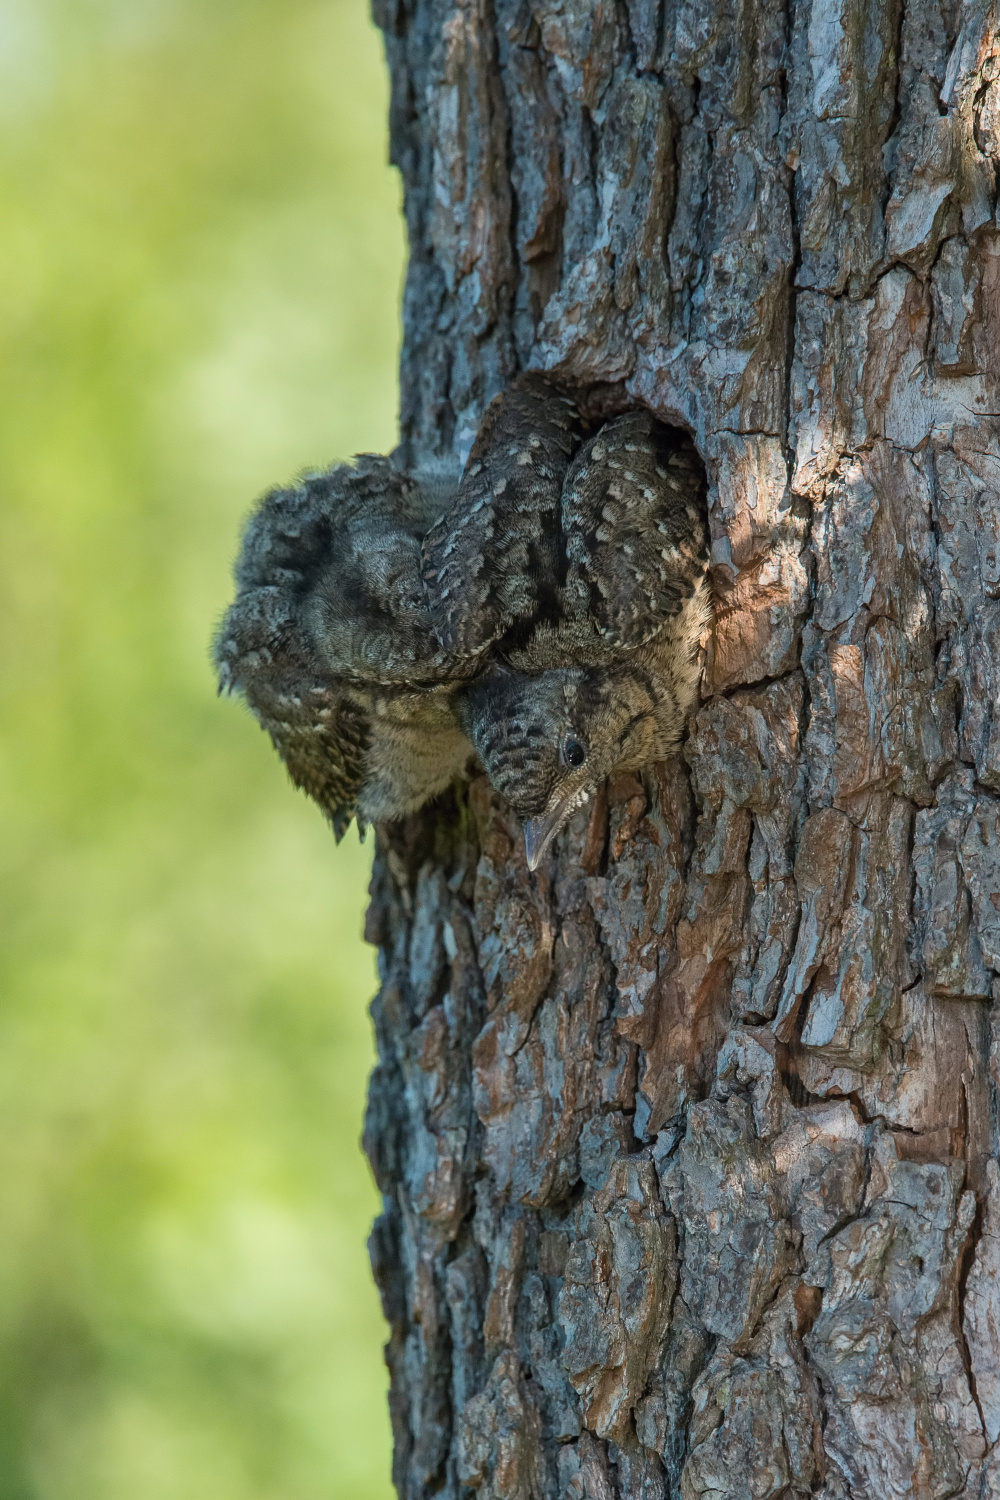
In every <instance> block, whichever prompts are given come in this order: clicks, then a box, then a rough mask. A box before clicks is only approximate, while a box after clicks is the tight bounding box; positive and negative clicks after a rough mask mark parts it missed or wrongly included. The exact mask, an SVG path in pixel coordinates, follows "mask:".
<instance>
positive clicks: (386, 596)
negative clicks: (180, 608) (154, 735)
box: [215, 454, 471, 838]
mask: <svg viewBox="0 0 1000 1500" xmlns="http://www.w3.org/2000/svg"><path fill="white" fill-rule="evenodd" d="M453 493H454V485H452V486H450V488H448V487H443V486H442V484H441V483H440V482H439V481H436V480H428V479H424V480H421V479H419V478H418V479H413V478H411V477H409V476H407V475H405V474H402V473H401V472H400V471H398V470H397V469H395V468H394V467H393V465H392V464H391V463H390V461H389V459H387V458H383V457H381V456H379V455H374V454H364V455H362V456H360V457H359V458H358V459H357V460H356V463H355V465H354V466H350V465H346V464H345V465H341V466H340V467H338V468H335V469H332V470H330V471H329V472H327V473H323V474H312V475H308V476H306V477H305V478H304V479H303V480H302V481H301V482H300V483H299V484H297V485H295V486H293V487H292V488H290V489H283V490H282V489H279V490H273V491H272V492H271V493H270V494H268V495H266V496H265V498H264V499H263V501H262V502H261V504H260V505H259V506H258V508H257V510H256V512H255V513H254V515H253V516H252V518H251V520H250V522H249V524H248V526H247V528H246V532H245V534H244V538H243V547H242V551H241V554H240V558H239V561H238V563H237V567H236V582H237V586H238V592H237V597H236V600H235V601H234V603H233V604H232V606H231V607H230V609H229V611H228V612H227V614H226V616H225V618H224V619H223V622H222V625H221V626H220V629H219V631H218V634H217V637H216V642H215V658H216V662H217V665H218V669H219V679H220V686H221V687H222V689H224V690H227V691H232V690H237V691H239V692H240V693H242V694H243V696H244V697H245V699H246V701H247V703H248V704H249V706H250V708H251V709H252V710H253V712H254V714H255V715H256V717H257V719H258V720H259V722H260V723H261V725H262V726H263V727H264V728H265V729H266V730H267V731H268V733H269V734H270V735H271V738H272V739H273V741H274V744H275V746H276V748H277V750H278V752H279V754H280V755H281V757H282V759H283V760H284V762H285V764H286V766H287V767H288V771H289V773H290V775H291V777H292V780H293V781H294V782H295V783H296V785H297V786H300V787H302V789H303V790H304V791H306V792H307V793H308V794H309V796H311V797H313V798H314V799H315V800H316V801H317V802H318V803H319V805H320V806H321V807H322V808H323V810H324V812H325V813H326V814H327V816H328V817H329V819H330V821H331V822H332V824H333V827H334V831H335V833H336V834H337V837H338V838H339V837H341V836H342V834H343V832H344V830H345V829H346V827H347V825H348V824H349V823H350V820H351V818H352V816H353V815H354V814H355V813H356V814H357V815H358V818H359V821H360V822H362V823H366V822H373V821H376V820H377V819H379V818H392V817H400V816H402V815H403V814H404V813H406V812H409V811H412V810H413V809H415V808H417V807H420V806H421V805H422V804H423V803H424V802H426V801H427V800H428V798H430V797H432V796H434V795H436V793H437V792H439V791H442V790H443V789H444V788H445V787H446V786H448V785H449V783H450V782H451V781H452V780H453V779H454V777H455V776H456V775H458V774H459V773H460V772H461V771H462V769H463V768H464V766H465V764H466V762H467V761H468V759H469V757H470V755H471V746H470V744H469V742H468V740H467V739H466V737H465V735H464V733H463V731H462V728H461V726H460V723H459V720H458V717H457V714H456V710H455V701H454V699H455V691H456V688H457V686H458V684H459V683H460V682H461V681H462V680H463V678H464V676H467V675H468V669H467V668H465V667H464V666H463V663H462V662H461V661H459V660H458V659H456V658H455V657H454V656H453V655H451V654H449V653H448V652H447V651H445V650H444V649H443V648H442V647H441V645H440V642H439V641H438V639H437V637H436V636H435V635H434V633H433V630H432V628H431V622H430V617H429V613H428V607H427V602H426V597H425V595H424V590H423V585H422V583H421V580H420V543H421V540H422V538H423V536H424V534H425V533H426V531H427V528H428V526H429V524H430V522H431V520H432V519H434V517H435V516H436V515H437V514H439V513H440V511H441V510H442V508H443V507H444V506H446V505H447V503H448V502H449V500H450V497H451V495H452V494H453Z"/></svg>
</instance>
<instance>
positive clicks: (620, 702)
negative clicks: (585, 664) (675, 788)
mask: <svg viewBox="0 0 1000 1500" xmlns="http://www.w3.org/2000/svg"><path fill="white" fill-rule="evenodd" d="M653 708H654V704H653V702H652V699H651V696H650V694H649V692H648V689H646V688H645V686H644V684H642V683H641V682H638V681H636V680H635V679H634V678H631V677H630V678H628V679H627V680H625V681H623V680H622V679H621V676H620V675H615V676H613V675H612V674H611V673H609V672H607V671H606V670H601V669H597V668H581V667H564V668H555V669H552V670H550V671H546V672H537V673H532V674H528V673H521V672H515V671H511V670H509V669H507V668H497V669H495V670H494V671H493V672H491V673H490V674H489V675H488V676H486V677H484V678H482V679H480V680H479V681H478V682H476V683H474V684H473V685H472V686H471V687H470V688H469V689H468V690H467V692H466V695H465V710H464V716H465V727H466V732H467V734H468V735H469V737H470V738H471V740H472V742H473V744H474V745H475V747H476V751H477V753H478V755H479V758H480V760H481V761H482V763H483V768H484V770H485V771H486V774H487V776H488V777H489V778H490V781H491V782H492V784H493V786H494V787H495V788H496V790H497V791H498V792H499V793H500V795H501V796H502V797H503V798H504V799H505V801H506V802H507V803H508V804H509V805H510V807H511V808H512V809H513V811H514V812H515V813H516V814H517V816H518V817H519V818H520V819H521V820H522V822H523V823H524V838H525V847H526V850H527V856H528V867H529V869H532V870H534V869H536V868H537V866H538V864H539V863H540V861H541V858H542V855H543V854H544V853H545V850H546V849H547V848H548V846H549V844H550V843H551V841H552V839H553V838H554V837H555V835H556V834H557V833H558V831H559V829H560V828H561V827H562V825H563V823H565V821H566V819H567V818H568V817H569V815H570V813H571V812H573V811H575V809H576V808H578V807H580V806H581V804H582V803H584V802H586V800H587V799H588V798H589V797H590V796H591V795H592V793H593V792H594V791H595V790H596V789H597V787H598V786H599V785H600V784H601V782H602V781H603V780H604V778H605V777H606V776H609V775H610V774H611V773H612V771H615V770H616V769H617V768H618V767H619V766H621V765H623V763H626V762H627V763H631V764H645V763H647V762H648V761H649V760H652V759H655V753H654V749H655V739H656V730H655V725H654V722H653Z"/></svg>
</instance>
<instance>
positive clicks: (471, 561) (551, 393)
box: [423, 373, 581, 657]
mask: <svg viewBox="0 0 1000 1500" xmlns="http://www.w3.org/2000/svg"><path fill="white" fill-rule="evenodd" d="M580 441H581V425H580V417H579V414H578V412H577V409H576V407H575V405H574V404H573V402H572V401H570V400H569V398H568V397H566V396H565V395H563V394H562V393H561V392H559V391H558V390H556V389H555V387H554V386H552V385H551V384H550V383H549V382H548V381H547V380H546V379H545V378H544V376H541V375H534V374H530V373H529V374H525V375H520V376H518V378H517V379H516V380H515V381H514V382H513V383H512V384H511V385H510V386H509V387H508V389H507V390H506V391H504V392H503V393H502V394H501V395H500V396H498V397H497V399H496V400H495V401H493V402H491V404H490V405H489V407H488V408H487V410H486V413H485V415H484V417H483V420H482V422H481V424H480V427H479V431H478V433H477V434H476V441H475V443H474V444H473V446H472V450H471V452H470V454H469V458H468V462H467V463H466V466H465V472H464V474H463V475H462V482H461V485H460V486H459V490H458V493H457V494H456V496H455V500H454V503H453V505H452V506H451V507H450V509H449V510H448V511H447V512H446V513H445V514H444V515H442V516H441V518H440V520H439V521H438V522H437V524H436V525H435V526H434V527H433V529H432V530H431V531H430V532H429V534H428V536H427V537H426V539H425V541H424V544H423V578H424V583H425V585H426V588H427V595H428V599H429V601H430V608H431V613H432V617H433V619H434V624H435V629H436V631H437V635H438V638H439V639H440V640H441V641H442V642H443V643H444V645H446V646H447V647H448V648H449V650H452V651H455V652H457V653H458V654H459V655H461V656H462V657H470V656H481V655H482V653H484V652H485V651H486V650H488V648H489V647H491V646H493V645H495V644H496V643H497V642H499V641H500V640H501V638H502V637H503V636H504V635H505V633H507V632H508V631H510V630H511V629H512V628H515V627H517V626H521V627H523V626H524V625H525V624H530V623H531V622H532V621H534V620H535V619H537V618H538V617H539V616H540V615H542V614H544V613H545V612H546V610H548V611H550V612H551V611H552V610H553V609H554V607H555V598H556V594H557V592H558V589H559V583H560V576H559V575H560V554H561V544H560V536H559V528H560V517H559V506H560V495H561V492H562V484H563V478H564V476H565V474H566V468H567V465H568V464H569V461H570V459H571V458H572V456H573V454H574V453H575V452H576V450H577V448H578V447H579V445H580Z"/></svg>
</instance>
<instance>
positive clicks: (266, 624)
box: [214, 585, 368, 841]
mask: <svg viewBox="0 0 1000 1500" xmlns="http://www.w3.org/2000/svg"><path fill="white" fill-rule="evenodd" d="M293 603H294V601H293V600H291V599H290V597H289V595H288V593H287V592H282V591H281V590H279V589H277V588H276V587H275V586H273V585H265V586H263V587H260V588H247V589H244V590H243V591H242V592H241V593H240V595H239V597H238V598H237V599H236V602H235V603H234V604H232V605H231V606H230V608H229V610H228V611H227V613H226V615H225V618H224V619H223V621H222V624H221V626H220V627H219V630H218V633H217V635H216V639H215V647H214V654H215V662H216V666H217V668H218V671H219V687H220V691H226V692H233V691H235V692H239V693H241V694H242V695H243V697H244V698H245V699H246V701H247V704H248V705H249V707H250V708H251V710H252V711H253V713H254V716H255V717H256V719H257V720H258V722H259V723H260V725H261V727H262V728H263V729H266V730H267V732H268V734H269V735H270V736H271V739H272V740H273V741H274V746H275V749H276V750H277V751H278V754H279V755H280V756H281V758H282V760H283V761H284V762H285V765H286V767H287V768H288V773H289V775H290V776H291V778H292V781H293V782H294V783H295V785H296V786H299V787H301V788H302V790H303V791H304V792H306V793H307V794H308V795H309V796H310V797H312V798H313V799H314V800H315V801H316V802H318V803H319V805H320V807H321V808H322V809H323V811H324V813H325V814H326V816H327V817H328V818H329V820H330V822H331V824H332V825H333V831H334V833H335V834H336V836H337V839H338V841H339V840H340V839H341V838H342V837H343V835H344V832H345V831H346V829H347V826H348V824H349V823H350V821H351V818H352V817H353V815H354V811H355V807H356V804H357V799H358V796H359V794H360V792H361V789H362V786H363V785H364V780H365V769H364V764H365V751H366V748H367V743H368V723H367V718H366V715H365V714H364V711H363V710H362V709H361V708H360V707H359V705H358V704H357V703H356V702H354V701H352V699H351V698H350V697H348V696H346V695H345V693H344V691H343V686H342V684H338V683H337V682H336V681H335V680H334V679H332V678H324V677H323V676H321V675H319V674H317V673H316V671H315V667H314V663H313V662H312V661H311V660H310V657H311V650H310V647H309V644H308V642H307V641H305V640H304V638H303V636H302V634H301V631H300V629H299V626H298V623H297V621H296V618H295V611H294V608H293V607H292V606H293Z"/></svg>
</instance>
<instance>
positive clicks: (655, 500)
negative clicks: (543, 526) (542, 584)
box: [562, 411, 708, 648]
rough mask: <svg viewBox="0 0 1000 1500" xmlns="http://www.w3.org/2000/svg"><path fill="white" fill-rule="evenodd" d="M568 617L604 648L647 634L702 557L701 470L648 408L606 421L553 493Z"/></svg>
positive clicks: (689, 448) (697, 575)
mask: <svg viewBox="0 0 1000 1500" xmlns="http://www.w3.org/2000/svg"><path fill="white" fill-rule="evenodd" d="M562 528H563V538H564V543H565V548H566V564H567V568H566V592H565V607H566V613H567V615H568V616H570V617H571V618H572V617H577V618H583V617H586V618H588V619H589V620H591V621H592V622H593V624H594V626H595V627H596V629H597V630H598V632H599V634H600V635H601V637H602V638H603V640H604V641H605V642H606V643H607V644H608V645H611V646H624V647H630V648H631V647H636V646H641V645H644V644H645V643H646V642H647V641H650V640H652V639H653V638H654V637H655V636H656V635H658V634H659V632H660V631H661V630H662V628H663V626H664V625H665V624H666V622H667V621H668V620H670V619H671V618H672V617H673V616H674V615H676V613H677V611H678V610H679V609H680V608H681V606H682V605H683V603H684V601H685V600H686V599H688V598H690V596H691V594H692V593H693V592H694V590H695V588H696V586H697V584H698V582H699V580H700V579H701V578H702V577H704V573H705V568H706V566H707V562H708V552H707V546H708V527H707V524H706V514H705V481H704V477H703V471H702V468H701V465H700V463H699V461H698V457H697V454H696V453H695V450H694V446H693V444H692V443H691V441H690V439H689V438H687V437H686V436H684V435H683V434H681V433H679V432H677V431H676V430H674V429H672V428H668V427H665V426H664V425H663V424H662V423H661V422H658V421H657V420H656V418H655V417H653V416H650V414H649V413H648V412H642V411H638V412H626V413H625V414H624V415H622V416H620V417H615V418H614V419H613V420H612V421H610V422H606V423H605V424H604V426H603V427H602V428H601V429H600V431H599V432H598V433H597V434H596V435H595V436H594V437H593V438H591V440H590V441H589V442H588V443H587V444H585V446H584V447H583V448H581V450H580V452H579V453H578V454H577V455H576V458H575V459H574V460H573V462H572V464H571V465H570V468H569V472H568V473H567V475H566V481H565V483H564V485H563V492H562Z"/></svg>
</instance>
